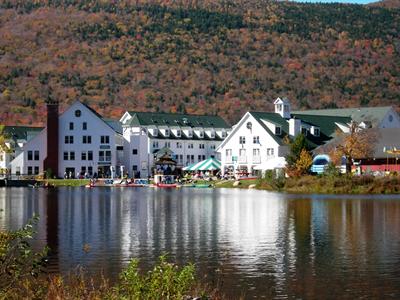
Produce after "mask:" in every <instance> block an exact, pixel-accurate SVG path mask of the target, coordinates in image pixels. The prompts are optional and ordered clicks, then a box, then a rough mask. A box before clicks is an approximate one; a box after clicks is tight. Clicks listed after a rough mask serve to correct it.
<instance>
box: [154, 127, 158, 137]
mask: <svg viewBox="0 0 400 300" xmlns="http://www.w3.org/2000/svg"><path fill="white" fill-rule="evenodd" d="M153 135H154V136H156V135H158V129H157V128H154V129H153Z"/></svg>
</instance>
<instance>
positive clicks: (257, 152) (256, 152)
mask: <svg viewBox="0 0 400 300" xmlns="http://www.w3.org/2000/svg"><path fill="white" fill-rule="evenodd" d="M253 156H260V149H258V148H257V149H253Z"/></svg>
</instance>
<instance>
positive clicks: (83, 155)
mask: <svg viewBox="0 0 400 300" xmlns="http://www.w3.org/2000/svg"><path fill="white" fill-rule="evenodd" d="M86 158H87V153H86V151H82V153H81V160H86Z"/></svg>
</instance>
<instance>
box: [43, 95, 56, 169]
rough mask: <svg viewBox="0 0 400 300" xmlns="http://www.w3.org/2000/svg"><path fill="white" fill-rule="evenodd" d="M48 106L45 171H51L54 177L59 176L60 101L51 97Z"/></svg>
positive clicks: (47, 102)
mask: <svg viewBox="0 0 400 300" xmlns="http://www.w3.org/2000/svg"><path fill="white" fill-rule="evenodd" d="M46 106H47V157H46V158H45V160H44V162H43V170H44V171H45V172H46V171H47V170H51V173H52V174H53V176H58V141H59V138H58V127H59V120H58V118H59V117H58V106H59V104H58V101H56V100H53V99H52V98H51V96H49V97H48V99H47V101H46Z"/></svg>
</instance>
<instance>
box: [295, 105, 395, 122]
mask: <svg viewBox="0 0 400 300" xmlns="http://www.w3.org/2000/svg"><path fill="white" fill-rule="evenodd" d="M391 109H392V107H391V106H381V107H359V108H336V109H315V110H305V111H293V112H292V114H294V115H316V116H332V117H333V116H334V117H349V118H351V119H352V120H353V121H355V122H358V123H360V122H363V121H370V122H371V123H372V124H374V125H377V124H379V123H380V122H381V121H382V120H383V119H384V117H385V116H386V114H387V113H388V112H389V111H390V110H391Z"/></svg>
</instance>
